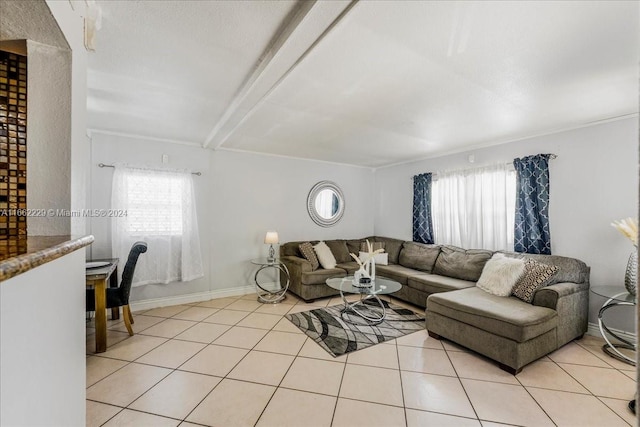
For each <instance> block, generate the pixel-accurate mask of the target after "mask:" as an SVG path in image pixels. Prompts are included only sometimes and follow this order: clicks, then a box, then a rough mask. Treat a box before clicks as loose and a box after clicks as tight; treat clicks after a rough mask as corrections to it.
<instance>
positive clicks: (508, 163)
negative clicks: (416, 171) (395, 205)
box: [409, 154, 558, 180]
mask: <svg viewBox="0 0 640 427" xmlns="http://www.w3.org/2000/svg"><path fill="white" fill-rule="evenodd" d="M549 158H550V159H551V160H553V159H557V158H558V155H557V154H549ZM505 164H506V165H507V166H509V165H513V162H507V163H505ZM432 174H433V175H436V173H435V172H432ZM416 176H418V175H413V176H411V177H410V178H409V179H411V180H413V178H415V177H416Z"/></svg>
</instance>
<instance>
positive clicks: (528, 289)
mask: <svg viewBox="0 0 640 427" xmlns="http://www.w3.org/2000/svg"><path fill="white" fill-rule="evenodd" d="M558 270H559V268H558V267H557V266H555V265H547V264H542V263H539V262H538V261H536V260H534V259H531V258H529V259H527V260H526V261H525V262H524V274H523V275H522V277H521V278H520V280H518V283H516V285H515V286H514V288H513V294H512V295H513V296H515V297H517V298H520V299H521V300H522V301H524V302H528V303H529V304H531V303H532V302H533V296H534V295H535V293H536V291H537V290H538V289H540V288H543V287H545V286H547V284H548V283H549V282H550V281H551V278H552V277H553V276H555V275H556V274H557V273H558Z"/></svg>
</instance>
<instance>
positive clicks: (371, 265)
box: [367, 257, 376, 280]
mask: <svg viewBox="0 0 640 427" xmlns="http://www.w3.org/2000/svg"><path fill="white" fill-rule="evenodd" d="M367 271H368V272H369V277H370V278H371V280H376V260H375V258H373V257H371V259H370V260H369V262H368V263H367Z"/></svg>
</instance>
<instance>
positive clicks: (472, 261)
mask: <svg viewBox="0 0 640 427" xmlns="http://www.w3.org/2000/svg"><path fill="white" fill-rule="evenodd" d="M492 255H493V252H491V251H488V250H486V249H467V250H464V249H462V248H458V247H455V246H442V247H441V249H440V255H438V259H437V260H436V265H435V266H434V267H433V274H439V275H441V276H447V277H453V278H455V279H462V280H469V281H470V282H477V281H478V279H479V278H480V275H481V274H482V269H483V268H484V265H485V264H486V263H487V261H489V258H491V256H492Z"/></svg>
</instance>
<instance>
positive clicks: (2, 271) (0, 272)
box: [0, 235, 94, 281]
mask: <svg viewBox="0 0 640 427" xmlns="http://www.w3.org/2000/svg"><path fill="white" fill-rule="evenodd" d="M93 241H94V237H93V236H92V235H87V236H84V237H80V238H75V239H74V238H70V239H69V240H67V241H65V242H62V243H59V244H57V245H54V246H51V247H49V248H45V249H41V250H39V251H36V252H33V253H29V254H24V255H18V256H15V257H12V258H8V259H6V260H4V261H0V281H4V280H7V279H11V278H12V277H15V276H17V275H18V274H21V273H24V272H26V271H29V270H32V269H34V268H36V267H38V266H40V265H42V264H46V263H48V262H50V261H53V260H55V259H58V258H60V257H62V256H65V255H67V254H69V253H71V252H73V251H76V250H78V249H80V248H83V247H85V246H89V245H90V244H91V243H93Z"/></svg>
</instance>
